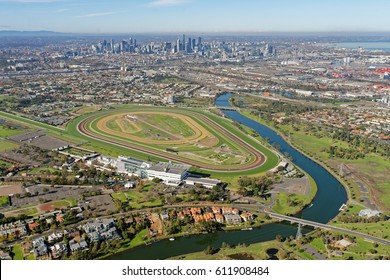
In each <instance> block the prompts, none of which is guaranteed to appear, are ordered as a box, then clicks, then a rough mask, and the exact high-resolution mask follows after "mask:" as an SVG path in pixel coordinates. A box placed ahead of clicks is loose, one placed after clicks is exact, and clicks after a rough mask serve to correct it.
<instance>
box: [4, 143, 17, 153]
mask: <svg viewBox="0 0 390 280" xmlns="http://www.w3.org/2000/svg"><path fill="white" fill-rule="evenodd" d="M17 147H19V145H17V144H15V143H12V142H9V141H6V140H0V153H1V152H5V151H9V150H13V149H16V148H17Z"/></svg>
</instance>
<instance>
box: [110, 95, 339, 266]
mask: <svg viewBox="0 0 390 280" xmlns="http://www.w3.org/2000/svg"><path fill="white" fill-rule="evenodd" d="M230 96H231V94H230V93H227V94H224V95H221V96H219V97H218V99H217V100H216V106H221V107H230V104H229V98H230ZM223 113H224V114H225V115H226V116H228V117H229V118H231V119H232V120H234V121H236V122H239V123H241V124H243V125H245V126H248V127H250V128H252V129H254V130H256V131H257V132H258V133H259V134H260V135H261V136H262V137H263V138H266V137H268V138H269V139H270V143H271V144H275V145H279V146H280V151H281V152H282V153H286V152H287V153H288V154H289V155H290V156H291V157H292V159H293V160H292V161H293V163H294V164H296V165H297V166H299V167H300V168H301V169H303V170H304V171H305V172H307V173H308V174H310V176H311V177H312V178H313V179H314V180H315V181H316V183H317V186H318V192H317V194H316V196H315V197H314V200H313V205H312V206H311V207H309V208H306V209H304V210H303V211H302V212H301V213H299V217H302V218H303V219H307V220H311V221H315V222H320V223H327V222H328V221H329V220H331V219H332V218H333V217H335V216H336V215H337V214H338V212H339V208H340V206H341V205H342V204H343V203H345V202H346V201H347V193H346V191H345V189H344V187H343V186H342V185H341V183H340V182H339V181H337V179H336V178H335V177H334V176H333V175H332V174H330V173H329V172H328V171H327V170H326V169H324V168H323V167H322V166H320V165H319V164H317V163H316V162H314V161H313V160H311V159H309V158H308V157H306V156H304V155H303V154H301V153H300V152H299V151H297V150H295V149H294V148H293V147H292V146H290V145H289V144H288V143H287V142H286V141H284V139H283V138H282V137H281V136H280V135H278V134H277V133H276V132H275V131H273V130H272V129H270V128H268V127H266V126H264V125H262V124H260V123H258V122H256V121H253V120H252V119H249V118H247V117H245V116H243V115H241V114H240V113H238V112H236V111H227V110H224V111H223ZM296 232H297V226H296V225H290V224H287V223H275V224H269V225H265V226H262V227H260V228H254V229H253V230H248V231H224V232H215V233H210V234H200V235H192V236H190V237H181V238H177V239H176V240H175V241H169V240H162V241H159V242H157V243H153V244H150V245H147V246H146V245H142V246H138V247H135V248H133V249H129V250H126V251H123V252H121V253H118V254H115V255H112V256H110V257H109V258H108V259H112V260H144V259H166V258H169V257H173V256H178V255H182V254H188V253H192V252H198V251H202V250H204V249H205V248H206V247H207V246H213V247H220V246H221V245H222V242H226V243H228V244H231V245H236V244H239V243H245V244H252V243H258V242H264V241H268V240H273V239H275V236H276V235H278V234H280V235H282V236H285V237H287V236H290V235H293V236H295V234H296ZM305 232H308V230H306V229H304V230H303V233H305Z"/></svg>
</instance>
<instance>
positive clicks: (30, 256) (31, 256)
mask: <svg viewBox="0 0 390 280" xmlns="http://www.w3.org/2000/svg"><path fill="white" fill-rule="evenodd" d="M25 259H26V260H30V261H35V260H36V258H35V255H34V254H30V255H28V256H26V258H25Z"/></svg>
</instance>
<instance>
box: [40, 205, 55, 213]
mask: <svg viewBox="0 0 390 280" xmlns="http://www.w3.org/2000/svg"><path fill="white" fill-rule="evenodd" d="M38 208H39V211H40V212H46V211H49V212H50V211H53V210H54V209H55V208H56V206H55V205H54V204H42V205H40V206H39V207H38Z"/></svg>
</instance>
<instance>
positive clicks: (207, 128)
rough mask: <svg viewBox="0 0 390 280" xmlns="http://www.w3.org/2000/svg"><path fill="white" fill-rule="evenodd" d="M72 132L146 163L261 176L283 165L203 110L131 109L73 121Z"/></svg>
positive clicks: (105, 112) (226, 123)
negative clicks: (165, 162) (166, 162)
mask: <svg viewBox="0 0 390 280" xmlns="http://www.w3.org/2000/svg"><path fill="white" fill-rule="evenodd" d="M68 130H71V131H78V132H81V134H82V136H81V137H88V139H89V140H92V139H93V140H97V141H99V142H105V143H106V145H111V146H117V147H118V146H119V147H120V148H126V147H128V148H130V149H132V150H136V152H138V153H136V154H134V155H133V154H130V155H131V156H134V157H138V158H140V159H145V158H147V159H149V160H151V159H150V158H151V157H155V156H157V157H158V158H163V159H165V160H172V161H175V162H181V163H187V164H190V165H193V166H194V167H195V168H197V167H198V168H201V169H202V170H207V171H212V172H217V173H224V172H223V171H229V170H230V171H241V172H245V171H250V174H259V173H261V172H265V171H267V170H269V169H270V168H272V167H273V166H275V165H276V164H277V162H278V158H277V156H276V155H275V154H273V153H272V152H270V151H269V150H268V149H266V148H265V147H264V146H262V145H261V144H260V142H259V141H257V140H255V139H254V138H251V137H249V136H248V135H246V134H245V133H243V132H241V131H239V130H238V129H237V128H236V127H234V126H233V125H232V123H231V122H229V121H227V120H224V119H222V118H219V117H217V116H213V115H211V114H208V113H205V112H202V111H200V110H198V111H196V110H186V111H184V110H180V109H168V108H151V107H142V108H140V107H130V106H128V107H126V109H123V108H122V109H119V110H110V111H104V112H99V113H95V114H87V115H86V116H85V117H83V118H78V119H76V120H75V121H73V122H71V123H70V124H69V126H68ZM76 133H77V132H76ZM93 140H92V141H93ZM92 141H91V142H92ZM87 147H88V148H92V147H94V146H92V145H88V146H87ZM167 149H170V150H169V151H167ZM125 154H126V155H129V153H128V152H127V153H125ZM137 154H138V155H140V154H143V156H138V155H137ZM145 154H147V156H145ZM152 160H153V159H152ZM157 160H159V159H157ZM210 173H211V172H210ZM211 175H212V174H211ZM218 175H219V174H218ZM243 175H244V174H243Z"/></svg>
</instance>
